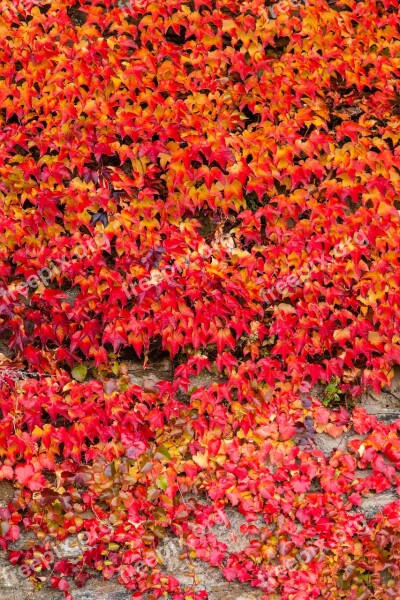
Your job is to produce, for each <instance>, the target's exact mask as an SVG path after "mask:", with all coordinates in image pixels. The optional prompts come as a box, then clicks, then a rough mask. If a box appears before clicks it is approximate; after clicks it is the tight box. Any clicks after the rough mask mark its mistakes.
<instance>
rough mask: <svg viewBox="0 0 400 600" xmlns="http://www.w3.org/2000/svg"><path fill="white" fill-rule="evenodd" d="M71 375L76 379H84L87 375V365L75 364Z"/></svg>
mask: <svg viewBox="0 0 400 600" xmlns="http://www.w3.org/2000/svg"><path fill="white" fill-rule="evenodd" d="M71 374H72V377H73V378H74V379H76V381H80V382H82V381H85V379H86V375H87V367H86V366H85V365H77V366H76V367H74V368H73V369H72V373H71Z"/></svg>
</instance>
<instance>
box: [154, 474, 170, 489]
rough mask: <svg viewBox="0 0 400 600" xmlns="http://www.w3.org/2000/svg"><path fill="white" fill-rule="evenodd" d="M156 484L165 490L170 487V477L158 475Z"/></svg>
mask: <svg viewBox="0 0 400 600" xmlns="http://www.w3.org/2000/svg"><path fill="white" fill-rule="evenodd" d="M156 484H157V487H158V488H159V489H160V490H162V491H163V492H165V490H166V489H167V487H168V479H167V478H166V477H165V475H160V477H157V480H156Z"/></svg>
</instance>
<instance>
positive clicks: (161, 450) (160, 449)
mask: <svg viewBox="0 0 400 600" xmlns="http://www.w3.org/2000/svg"><path fill="white" fill-rule="evenodd" d="M157 454H161V455H162V456H164V457H165V458H167V459H168V460H171V459H172V456H171V455H170V453H169V452H168V448H166V447H165V446H163V445H161V446H158V448H157V449H156V452H155V458H159V457H158V456H157Z"/></svg>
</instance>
